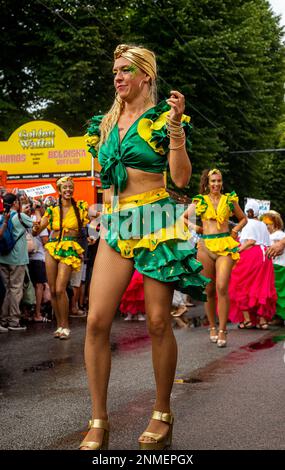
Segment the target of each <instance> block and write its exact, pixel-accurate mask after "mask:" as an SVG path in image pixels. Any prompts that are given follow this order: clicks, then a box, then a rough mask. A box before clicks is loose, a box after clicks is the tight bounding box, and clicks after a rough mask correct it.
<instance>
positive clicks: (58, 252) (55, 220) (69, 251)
mask: <svg viewBox="0 0 285 470" xmlns="http://www.w3.org/2000/svg"><path fill="white" fill-rule="evenodd" d="M76 205H77V207H78V210H79V216H80V219H81V221H82V227H85V226H86V224H88V222H89V218H88V204H87V202H85V201H77V203H76ZM44 217H47V218H48V220H49V223H48V228H49V230H51V231H53V230H54V231H58V230H60V210H59V206H55V207H48V208H47V210H46V212H45V214H44ZM78 228H79V227H78V222H77V218H76V214H75V211H74V208H73V206H70V208H69V210H68V212H67V213H66V215H65V217H64V218H63V220H62V236H61V239H60V240H59V239H58V238H52V237H51V238H50V239H49V241H48V242H47V243H46V244H45V248H46V250H47V251H48V252H49V254H50V255H51V256H52V257H53V258H54V259H56V260H58V261H61V262H62V263H65V264H67V265H69V266H71V267H72V269H73V270H74V271H79V270H80V266H81V255H82V253H83V252H84V250H83V248H82V247H81V246H80V245H79V243H78V241H77V240H78V237H74V236H73V237H71V236H68V235H65V233H67V232H68V230H78Z"/></svg>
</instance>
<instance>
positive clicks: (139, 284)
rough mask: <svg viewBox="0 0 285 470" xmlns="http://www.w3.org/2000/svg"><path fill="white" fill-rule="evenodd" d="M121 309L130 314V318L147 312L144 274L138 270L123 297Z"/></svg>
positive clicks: (122, 311)
mask: <svg viewBox="0 0 285 470" xmlns="http://www.w3.org/2000/svg"><path fill="white" fill-rule="evenodd" d="M119 310H120V312H121V313H124V314H126V315H128V317H127V318H128V319H130V315H132V316H134V315H137V314H138V313H140V314H142V313H145V305H144V288H143V275H142V274H141V273H139V272H138V271H136V270H135V271H134V274H133V277H132V279H131V281H130V283H129V285H128V287H127V289H126V290H125V293H124V295H123V297H122V299H121V303H120V307H119Z"/></svg>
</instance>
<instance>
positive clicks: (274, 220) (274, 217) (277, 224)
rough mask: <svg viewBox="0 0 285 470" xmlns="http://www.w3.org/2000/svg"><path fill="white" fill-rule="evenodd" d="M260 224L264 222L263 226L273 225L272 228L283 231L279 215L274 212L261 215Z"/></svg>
mask: <svg viewBox="0 0 285 470" xmlns="http://www.w3.org/2000/svg"><path fill="white" fill-rule="evenodd" d="M262 222H264V223H265V224H273V225H274V228H276V229H277V230H283V229H284V223H283V220H282V218H281V215H280V214H279V212H276V211H269V212H266V213H265V214H263V216H262Z"/></svg>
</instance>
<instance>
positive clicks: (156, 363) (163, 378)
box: [139, 276, 177, 442]
mask: <svg viewBox="0 0 285 470" xmlns="http://www.w3.org/2000/svg"><path fill="white" fill-rule="evenodd" d="M144 292H145V308H146V314H147V325H148V330H149V334H150V336H151V342H152V362H153V369H154V376H155V382H156V400H155V405H154V409H155V410H157V411H163V412H166V413H169V412H170V394H171V390H172V386H173V381H174V376H175V369H176V362H177V345H176V339H175V336H174V334H173V331H172V327H171V315H170V311H171V308H172V297H173V288H172V286H171V285H169V284H166V283H162V282H159V281H157V280H155V279H152V278H149V277H146V276H144ZM168 429H169V425H168V424H166V423H164V422H162V421H158V420H152V419H151V420H150V423H149V426H148V427H147V429H146V431H149V432H154V433H159V434H162V435H164V434H167V431H168ZM139 441H141V442H151V441H152V439H151V438H148V437H140V438H139Z"/></svg>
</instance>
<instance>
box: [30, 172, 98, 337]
mask: <svg viewBox="0 0 285 470" xmlns="http://www.w3.org/2000/svg"><path fill="white" fill-rule="evenodd" d="M56 185H57V189H58V192H59V201H58V205H57V206H49V207H47V209H46V211H45V213H44V216H43V218H42V219H41V221H40V222H35V224H34V227H33V235H38V234H39V233H41V232H42V230H43V229H44V228H46V227H48V229H49V230H50V231H51V233H50V237H49V241H48V242H47V243H46V244H45V249H46V260H45V262H46V272H47V278H48V284H49V287H50V292H51V303H52V308H53V311H54V312H55V316H56V321H57V329H56V331H55V332H54V337H55V338H60V339H68V338H69V337H70V329H69V324H68V311H69V302H68V297H67V294H66V287H67V284H68V281H69V278H70V275H71V272H72V270H74V271H79V270H80V267H81V262H82V253H83V248H81V246H80V245H79V243H78V240H79V239H80V237H81V230H82V227H84V226H85V225H86V224H87V223H88V220H89V219H88V206H87V203H86V202H85V201H77V202H76V201H75V200H74V199H73V192H74V182H73V180H72V178H71V177H70V176H64V177H62V178H59V179H58V180H57V182H56Z"/></svg>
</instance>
